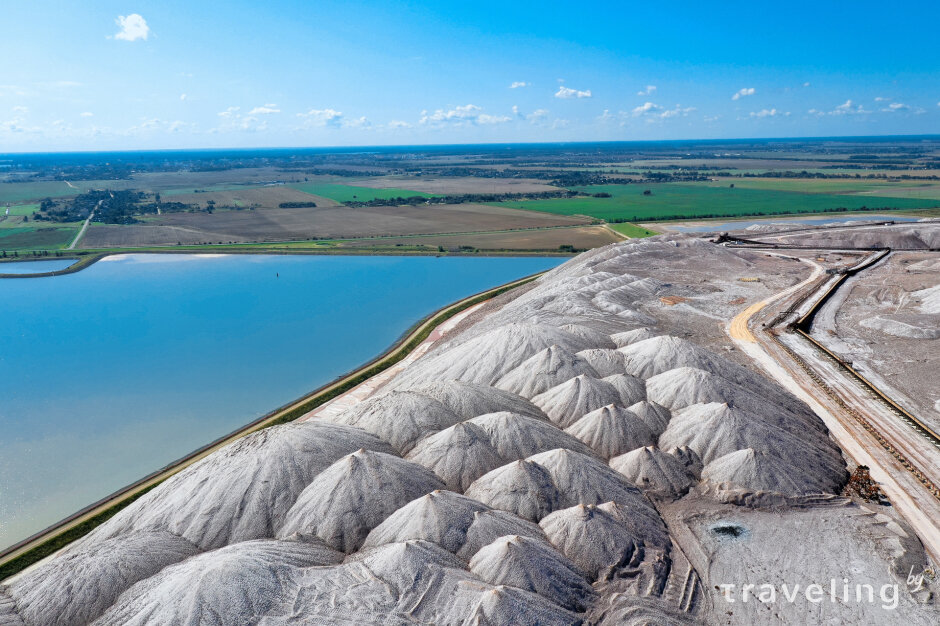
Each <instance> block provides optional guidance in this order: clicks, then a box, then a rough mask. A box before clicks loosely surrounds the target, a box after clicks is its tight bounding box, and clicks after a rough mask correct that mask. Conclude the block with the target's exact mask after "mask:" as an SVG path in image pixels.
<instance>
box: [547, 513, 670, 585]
mask: <svg viewBox="0 0 940 626" xmlns="http://www.w3.org/2000/svg"><path fill="white" fill-rule="evenodd" d="M657 522H658V523H657ZM539 526H541V527H542V530H544V531H545V534H546V535H547V536H548V538H549V540H550V541H551V542H552V545H553V546H555V548H556V549H557V550H558V551H559V552H561V553H562V554H564V555H565V556H566V557H567V558H568V560H569V561H571V562H572V563H574V564H575V566H576V567H577V568H578V570H579V571H580V572H581V574H583V575H584V576H585V577H586V578H587V579H588V580H590V581H595V580H607V579H609V578H611V577H613V576H614V575H615V574H616V572H617V570H619V569H621V568H622V567H624V566H626V565H627V564H628V563H629V562H630V560H631V559H632V558H633V556H634V553H635V552H636V551H637V550H638V549H639V547H640V546H643V545H648V546H652V547H660V548H665V547H666V546H668V545H669V536H668V534H667V533H666V528H665V526H664V525H663V523H662V520H659V519H658V518H657V520H655V521H653V520H649V519H648V518H641V519H639V520H637V519H635V518H634V516H633V515H632V512H631V511H630V510H628V509H626V508H625V507H623V506H621V505H619V504H616V503H613V502H609V503H605V504H601V505H584V504H579V505H577V506H573V507H571V508H567V509H562V510H560V511H556V512H554V513H552V514H551V515H549V516H547V517H546V518H545V519H543V520H542V521H541V522H540V523H539Z"/></svg>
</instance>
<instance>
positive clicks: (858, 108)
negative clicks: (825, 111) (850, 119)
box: [829, 100, 871, 115]
mask: <svg viewBox="0 0 940 626" xmlns="http://www.w3.org/2000/svg"><path fill="white" fill-rule="evenodd" d="M862 113H871V111H866V110H865V108H864V107H863V106H862V105H860V104H859V105H855V104H853V103H852V101H851V100H846V101H845V102H843V103H842V104H840V105H839V106H837V107H836V108H835V109H833V110H832V111H829V115H859V114H862Z"/></svg>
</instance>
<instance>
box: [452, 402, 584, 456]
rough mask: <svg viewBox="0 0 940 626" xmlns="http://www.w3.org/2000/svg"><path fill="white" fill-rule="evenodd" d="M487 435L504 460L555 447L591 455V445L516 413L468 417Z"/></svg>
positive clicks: (542, 422) (549, 424)
mask: <svg viewBox="0 0 940 626" xmlns="http://www.w3.org/2000/svg"><path fill="white" fill-rule="evenodd" d="M469 423H471V424H474V425H476V426H479V427H480V428H482V429H483V430H485V431H486V434H487V435H489V438H490V443H491V444H492V445H493V447H494V448H496V451H497V452H498V453H499V455H500V456H501V457H503V459H505V460H506V462H507V463H508V462H510V461H518V460H519V459H525V458H527V457H530V456H532V455H533V454H538V453H539V452H547V451H548V450H554V449H555V448H567V449H569V450H574V451H575V452H580V453H582V454H594V452H593V451H592V450H591V448H590V447H588V446H587V445H585V444H584V443H583V442H581V441H579V440H578V439H576V438H574V437H572V436H571V435H569V434H568V433H566V432H564V431H562V430H559V429H558V428H556V427H555V426H554V425H552V424H551V423H550V422H547V421H541V420H536V419H533V418H531V417H527V416H525V415H518V414H516V413H507V412H505V411H502V412H499V413H491V414H489V415H481V416H479V417H475V418H473V419H472V420H469Z"/></svg>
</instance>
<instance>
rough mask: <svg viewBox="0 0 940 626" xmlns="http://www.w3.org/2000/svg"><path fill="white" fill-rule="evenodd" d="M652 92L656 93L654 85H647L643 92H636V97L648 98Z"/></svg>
mask: <svg viewBox="0 0 940 626" xmlns="http://www.w3.org/2000/svg"><path fill="white" fill-rule="evenodd" d="M654 91H656V85H647V86H646V89H644V90H643V91H638V92H636V95H638V96H649V95H652V93H653V92H654Z"/></svg>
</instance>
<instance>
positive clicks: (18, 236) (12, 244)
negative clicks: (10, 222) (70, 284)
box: [0, 226, 77, 251]
mask: <svg viewBox="0 0 940 626" xmlns="http://www.w3.org/2000/svg"><path fill="white" fill-rule="evenodd" d="M76 232H77V228H75V227H60V226H41V227H35V226H22V227H17V228H3V229H0V250H4V251H13V250H56V249H59V248H64V247H65V246H67V245H69V243H70V242H71V241H72V238H73V237H75V233H76Z"/></svg>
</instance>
